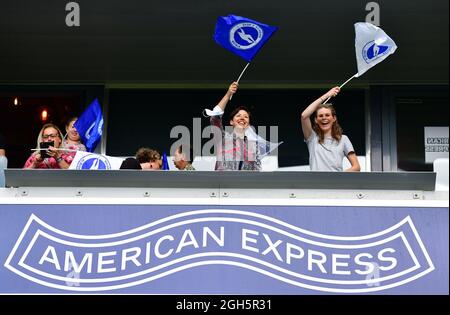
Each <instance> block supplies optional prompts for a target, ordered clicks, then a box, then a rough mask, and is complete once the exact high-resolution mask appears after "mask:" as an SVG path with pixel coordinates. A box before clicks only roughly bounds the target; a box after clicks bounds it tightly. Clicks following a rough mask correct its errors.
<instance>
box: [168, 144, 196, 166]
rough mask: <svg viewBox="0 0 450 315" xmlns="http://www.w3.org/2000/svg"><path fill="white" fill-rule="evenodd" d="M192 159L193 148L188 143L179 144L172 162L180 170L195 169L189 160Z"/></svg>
mask: <svg viewBox="0 0 450 315" xmlns="http://www.w3.org/2000/svg"><path fill="white" fill-rule="evenodd" d="M193 159H194V155H193V150H192V147H191V146H190V145H180V146H179V147H178V148H177V149H176V151H175V155H174V158H173V164H175V167H176V168H178V169H179V170H180V171H195V168H194V167H193V166H192V163H191V161H192V160H193Z"/></svg>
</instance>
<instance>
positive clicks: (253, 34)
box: [214, 15, 278, 62]
mask: <svg viewBox="0 0 450 315" xmlns="http://www.w3.org/2000/svg"><path fill="white" fill-rule="evenodd" d="M277 29H278V28H277V27H275V26H270V25H267V24H263V23H260V22H257V21H254V20H251V19H248V18H245V17H241V16H237V15H228V16H220V17H219V18H218V19H217V24H216V31H215V33H214V40H215V41H216V43H218V44H219V45H220V46H222V47H223V48H225V49H227V50H229V51H231V52H232V53H234V54H236V55H238V56H239V57H241V58H244V59H245V60H246V61H247V62H251V61H252V59H253V58H254V57H255V55H256V54H257V53H258V51H259V50H260V49H261V48H262V46H264V44H265V43H266V42H267V41H268V40H269V38H270V37H271V36H272V35H273V33H274V32H275V31H276V30H277Z"/></svg>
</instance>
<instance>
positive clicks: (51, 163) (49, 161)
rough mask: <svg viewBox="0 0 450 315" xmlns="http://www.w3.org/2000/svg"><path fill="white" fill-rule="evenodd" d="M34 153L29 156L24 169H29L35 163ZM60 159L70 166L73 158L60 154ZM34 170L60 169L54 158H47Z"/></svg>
mask: <svg viewBox="0 0 450 315" xmlns="http://www.w3.org/2000/svg"><path fill="white" fill-rule="evenodd" d="M36 154H37V153H36V152H35V153H33V154H31V156H30V157H29V158H28V160H27V161H26V162H25V165H24V168H29V167H30V166H31V165H33V164H34V161H36ZM61 157H62V158H63V159H64V161H66V163H67V164H69V165H70V163H72V161H73V157H72V156H71V155H69V154H67V153H63V154H61ZM35 168H52V169H59V168H61V167H60V166H59V163H58V162H57V161H56V159H55V158H53V157H49V158H45V159H43V160H42V161H41V162H40V163H39V164H38V165H37V166H36V167H35Z"/></svg>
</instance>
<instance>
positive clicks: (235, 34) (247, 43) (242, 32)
mask: <svg viewBox="0 0 450 315" xmlns="http://www.w3.org/2000/svg"><path fill="white" fill-rule="evenodd" d="M263 36H264V31H263V29H262V28H261V27H260V26H258V25H256V24H255V23H249V22H245V23H238V24H236V25H235V26H233V28H231V30H230V43H231V45H232V46H233V47H235V48H237V49H242V50H246V49H250V48H253V47H255V46H256V45H258V43H259V42H260V41H261V40H262V38H263Z"/></svg>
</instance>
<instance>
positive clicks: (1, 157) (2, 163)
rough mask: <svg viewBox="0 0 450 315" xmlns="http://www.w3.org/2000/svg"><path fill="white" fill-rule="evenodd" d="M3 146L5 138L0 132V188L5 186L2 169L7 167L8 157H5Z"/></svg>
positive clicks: (4, 145)
mask: <svg viewBox="0 0 450 315" xmlns="http://www.w3.org/2000/svg"><path fill="white" fill-rule="evenodd" d="M5 147H6V144H5V139H4V138H3V135H2V134H1V133H0V188H2V187H5V174H4V171H3V170H4V169H6V168H7V167H8V159H7V158H6V149H5Z"/></svg>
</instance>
